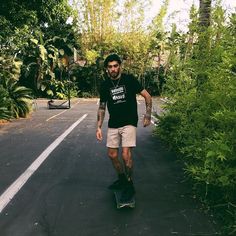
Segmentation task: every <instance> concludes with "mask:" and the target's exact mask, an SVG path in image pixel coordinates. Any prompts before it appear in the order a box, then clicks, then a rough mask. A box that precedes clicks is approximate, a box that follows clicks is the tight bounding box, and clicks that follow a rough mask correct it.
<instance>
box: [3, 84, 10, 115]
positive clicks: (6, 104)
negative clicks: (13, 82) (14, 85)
mask: <svg viewBox="0 0 236 236" xmlns="http://www.w3.org/2000/svg"><path fill="white" fill-rule="evenodd" d="M9 105H10V99H9V96H8V92H7V90H6V89H4V88H3V86H2V85H0V120H9V119H10V118H11V113H10V111H9V110H8V109H7V107H9Z"/></svg>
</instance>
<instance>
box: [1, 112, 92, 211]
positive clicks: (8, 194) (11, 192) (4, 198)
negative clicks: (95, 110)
mask: <svg viewBox="0 0 236 236" xmlns="http://www.w3.org/2000/svg"><path fill="white" fill-rule="evenodd" d="M87 115H88V114H84V115H83V116H82V117H81V118H80V119H78V120H77V121H76V122H75V123H74V124H72V125H71V126H70V127H69V128H68V129H67V130H66V131H65V132H64V133H63V134H61V135H60V136H59V137H58V138H57V139H56V140H55V141H54V142H53V143H52V144H50V145H49V146H48V147H47V148H46V149H45V150H44V151H43V152H42V153H41V154H40V155H39V156H38V157H37V159H36V160H35V161H34V162H33V163H32V164H31V165H30V166H29V167H28V168H27V169H26V170H25V172H24V173H23V174H21V175H20V176H19V177H18V179H16V180H15V182H13V183H12V184H11V185H10V186H9V187H8V188H7V189H6V191H5V192H4V193H3V194H2V195H1V196H0V213H1V212H2V211H3V210H4V208H5V207H6V206H7V205H8V203H9V202H10V201H11V200H12V199H13V197H14V196H15V195H16V194H17V193H18V191H19V190H20V189H21V188H22V187H23V185H24V184H25V183H26V182H27V180H28V179H29V178H30V177H31V175H32V174H33V173H34V172H35V171H36V170H37V169H38V168H39V167H40V165H41V164H42V163H43V162H44V161H45V160H46V159H47V157H48V156H49V154H50V153H51V152H52V151H53V150H54V149H55V148H56V147H57V146H58V145H59V144H60V143H61V142H62V141H63V140H64V139H65V137H66V136H67V135H68V134H69V133H70V132H71V131H72V130H73V129H74V128H75V127H76V126H77V125H78V124H79V123H80V122H81V121H83V120H84V119H85V117H86V116H87Z"/></svg>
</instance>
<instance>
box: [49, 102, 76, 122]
mask: <svg viewBox="0 0 236 236" xmlns="http://www.w3.org/2000/svg"><path fill="white" fill-rule="evenodd" d="M79 102H80V101H78V102H77V103H75V104H74V105H73V106H71V108H73V107H74V106H75V105H77V104H78V103H79ZM66 111H68V110H64V111H62V112H60V113H58V114H56V115H54V116H51V117H49V118H48V119H47V120H46V121H49V120H51V119H53V118H55V117H57V116H59V115H61V114H63V113H64V112H66Z"/></svg>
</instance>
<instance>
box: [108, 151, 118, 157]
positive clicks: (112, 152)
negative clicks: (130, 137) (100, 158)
mask: <svg viewBox="0 0 236 236" xmlns="http://www.w3.org/2000/svg"><path fill="white" fill-rule="evenodd" d="M108 156H109V158H110V159H111V160H114V159H117V158H118V150H117V149H115V148H109V149H108Z"/></svg>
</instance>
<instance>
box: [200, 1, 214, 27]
mask: <svg viewBox="0 0 236 236" xmlns="http://www.w3.org/2000/svg"><path fill="white" fill-rule="evenodd" d="M211 2H212V1H211V0H200V5H199V6H200V7H199V23H200V26H202V27H209V26H210V20H211Z"/></svg>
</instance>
